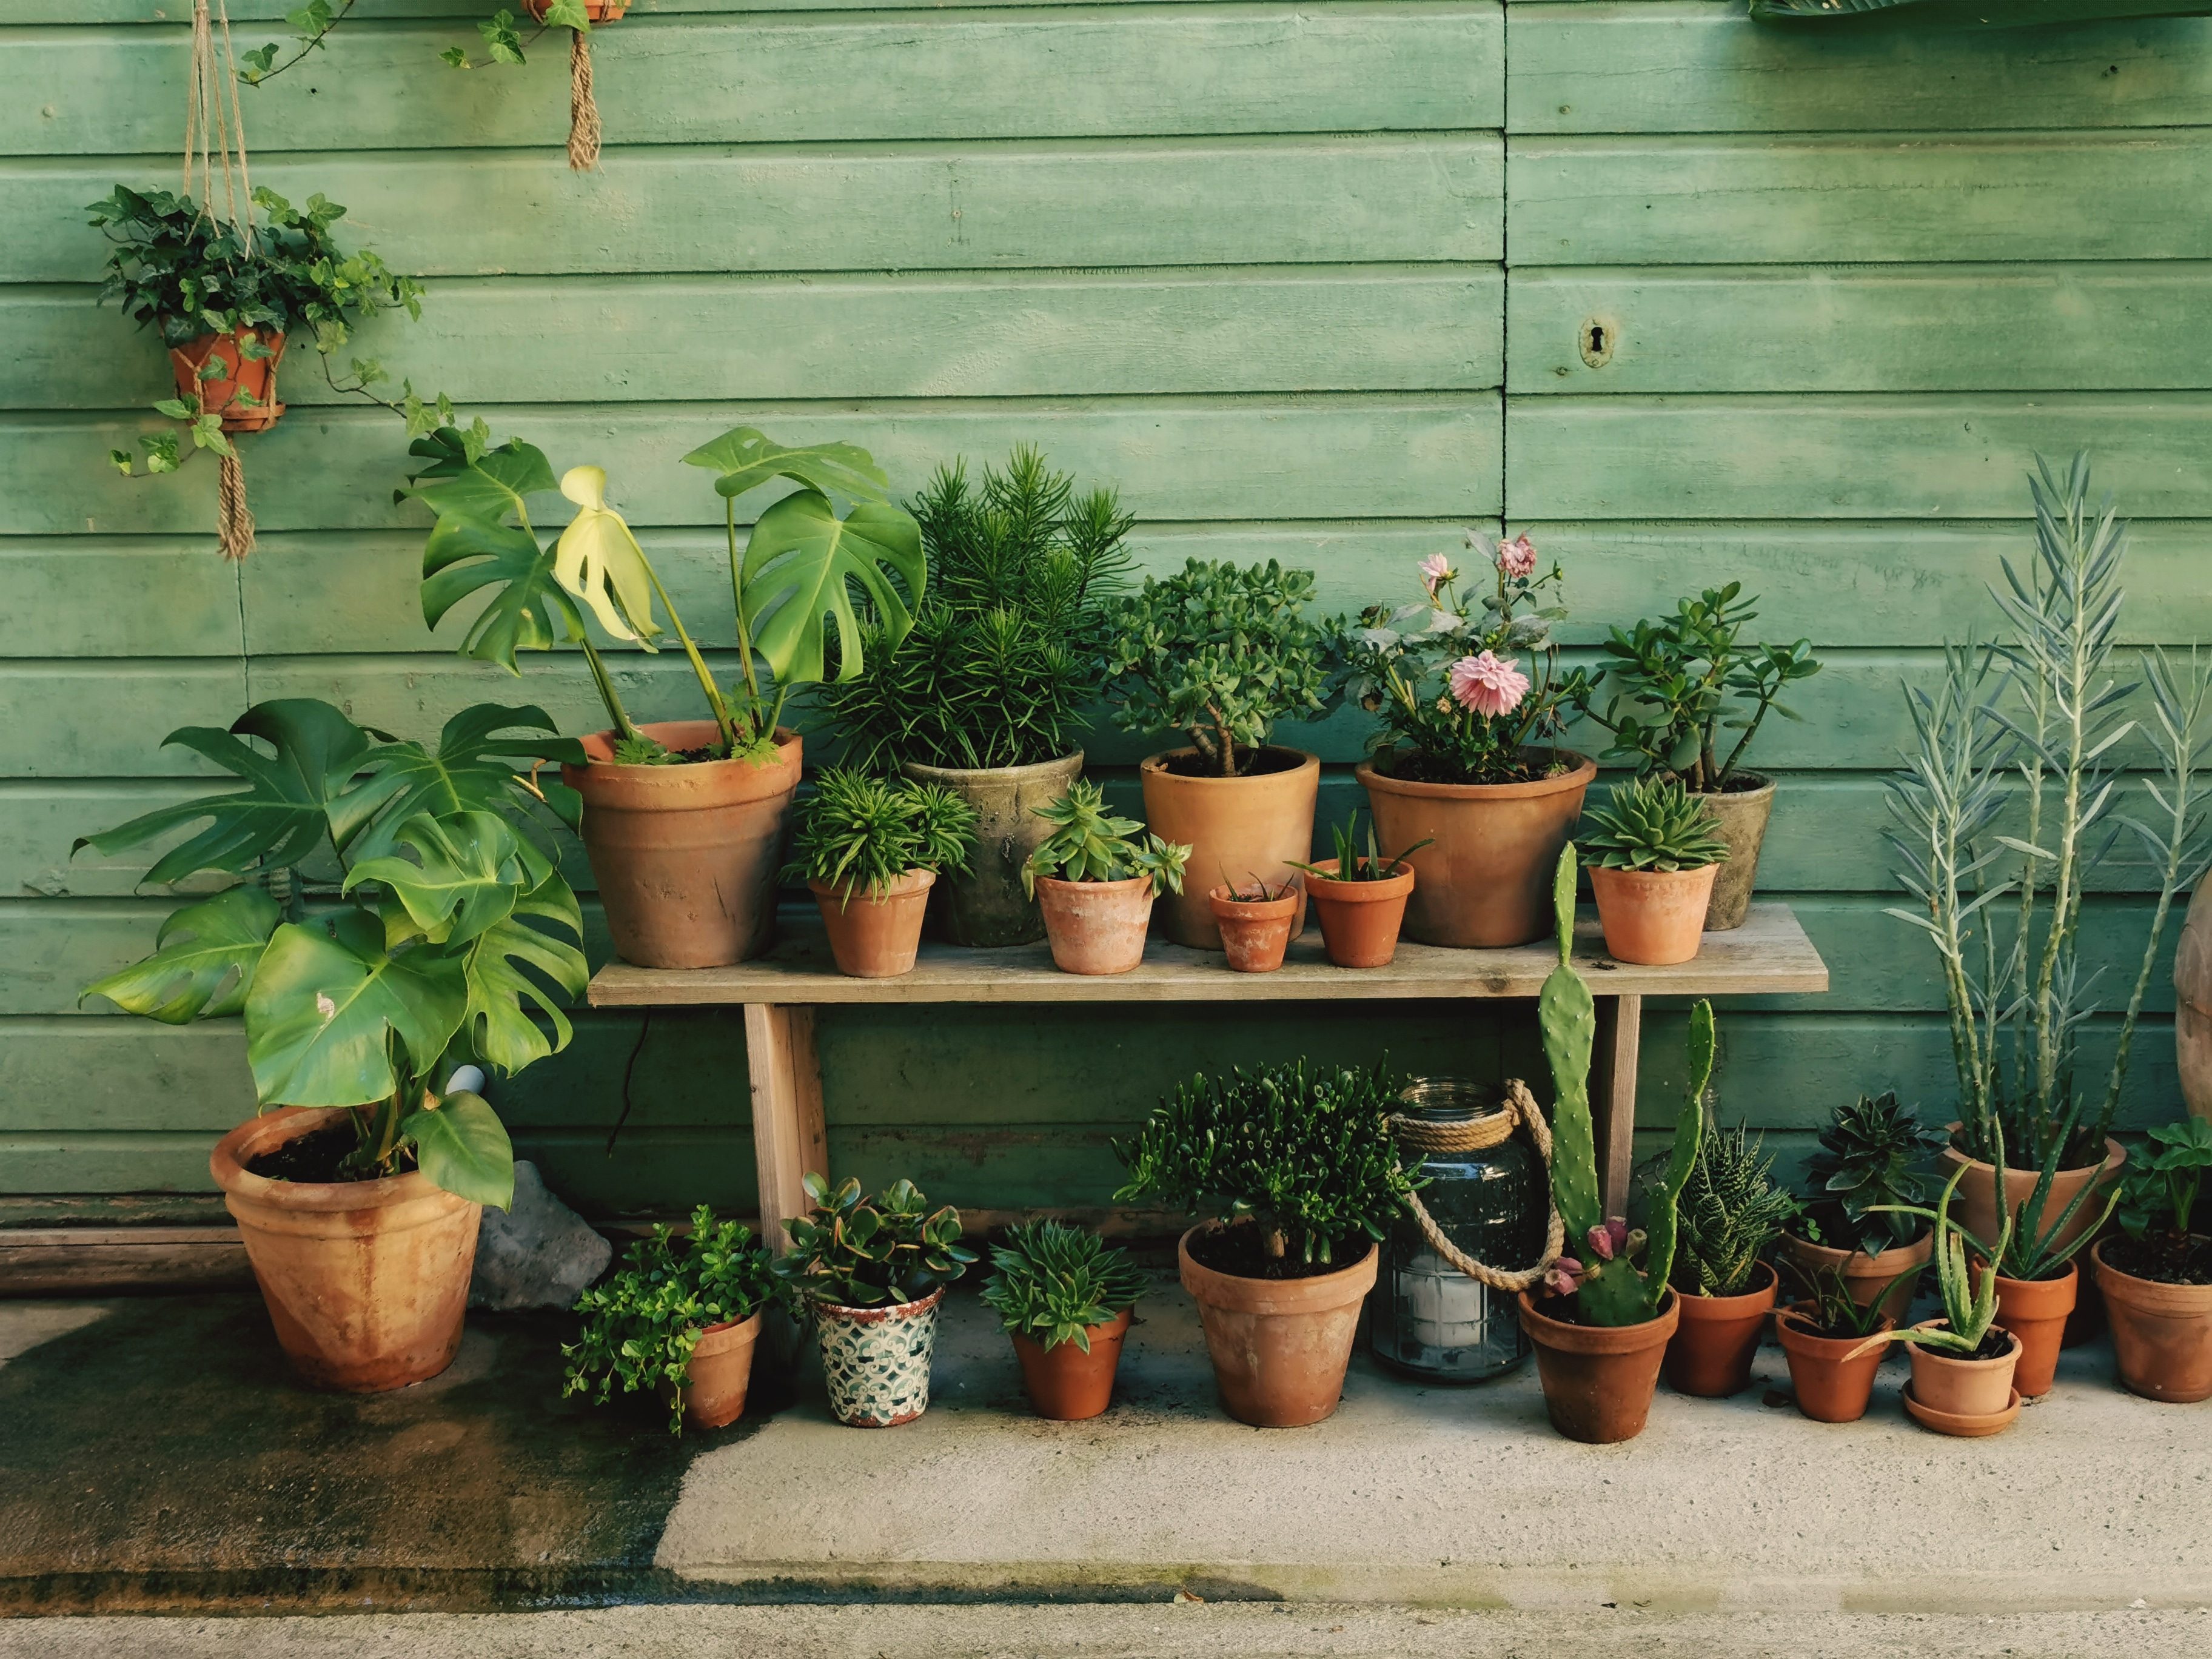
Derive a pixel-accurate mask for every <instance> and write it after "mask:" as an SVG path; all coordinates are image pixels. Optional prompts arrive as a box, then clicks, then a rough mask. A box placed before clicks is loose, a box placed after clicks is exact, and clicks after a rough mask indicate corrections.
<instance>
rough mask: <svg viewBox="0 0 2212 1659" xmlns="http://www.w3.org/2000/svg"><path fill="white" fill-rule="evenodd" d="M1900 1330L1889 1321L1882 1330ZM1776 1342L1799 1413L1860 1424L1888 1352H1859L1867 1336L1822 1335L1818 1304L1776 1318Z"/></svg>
mask: <svg viewBox="0 0 2212 1659" xmlns="http://www.w3.org/2000/svg"><path fill="white" fill-rule="evenodd" d="M1896 1324H1897V1322H1896V1321H1895V1320H1893V1319H1890V1318H1887V1317H1885V1318H1884V1319H1883V1320H1882V1321H1881V1324H1880V1326H1879V1327H1877V1329H1880V1330H1884V1331H1887V1330H1891V1329H1893V1328H1895V1327H1896ZM1774 1337H1775V1340H1777V1341H1778V1342H1779V1343H1781V1345H1782V1352H1783V1357H1784V1358H1785V1359H1786V1360H1788V1362H1789V1364H1790V1388H1791V1389H1792V1390H1794V1391H1795V1393H1796V1396H1797V1409H1798V1410H1799V1411H1801V1412H1802V1413H1804V1414H1805V1415H1806V1416H1808V1417H1809V1418H1811V1419H1813V1420H1814V1422H1816V1423H1856V1422H1857V1421H1858V1420H1859V1419H1861V1418H1862V1417H1864V1416H1865V1415H1866V1408H1867V1402H1868V1401H1869V1400H1871V1399H1872V1398H1873V1397H1874V1379H1875V1372H1876V1371H1878V1370H1881V1361H1882V1356H1883V1354H1884V1353H1885V1352H1887V1349H1886V1348H1871V1349H1869V1350H1868V1351H1867V1352H1863V1353H1861V1352H1858V1350H1859V1348H1860V1347H1861V1346H1863V1344H1864V1343H1865V1341H1866V1338H1865V1337H1864V1336H1863V1335H1860V1334H1857V1332H1854V1331H1850V1330H1828V1329H1823V1328H1821V1327H1820V1324H1819V1322H1818V1316H1817V1313H1816V1312H1815V1310H1814V1306H1813V1304H1811V1303H1806V1302H1801V1303H1798V1304H1796V1305H1794V1306H1792V1307H1789V1308H1785V1309H1784V1310H1783V1311H1782V1312H1781V1313H1779V1314H1778V1315H1776V1316H1775V1320H1774Z"/></svg>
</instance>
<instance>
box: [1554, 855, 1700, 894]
mask: <svg viewBox="0 0 2212 1659" xmlns="http://www.w3.org/2000/svg"><path fill="white" fill-rule="evenodd" d="M1725 862H1727V860H1723V859H1715V860H1713V861H1712V862H1711V863H1710V864H1692V865H1690V866H1687V867H1686V868H1684V869H1680V870H1616V869H1614V868H1613V867H1612V866H1610V865H1604V864H1586V865H1584V866H1583V869H1585V870H1587V871H1588V872H1589V878H1590V887H1591V890H1593V891H1595V890H1596V887H1597V884H1598V878H1600V877H1603V878H1605V879H1607V881H1624V882H1627V883H1629V884H1631V885H1639V884H1644V883H1646V882H1650V883H1654V884H1659V885H1668V884H1674V883H1676V882H1681V883H1688V882H1693V881H1697V880H1699V878H1702V877H1703V876H1704V875H1705V872H1707V871H1708V870H1717V869H1719V868H1720V867H1721V866H1722V865H1723V864H1724V863H1725Z"/></svg>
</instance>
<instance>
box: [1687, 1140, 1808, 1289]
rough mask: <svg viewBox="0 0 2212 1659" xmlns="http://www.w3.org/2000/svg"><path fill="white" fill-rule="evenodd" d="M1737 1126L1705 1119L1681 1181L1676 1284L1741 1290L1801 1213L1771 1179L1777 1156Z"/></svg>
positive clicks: (1748, 1283) (1787, 1194) (1689, 1286)
mask: <svg viewBox="0 0 2212 1659" xmlns="http://www.w3.org/2000/svg"><path fill="white" fill-rule="evenodd" d="M1763 1153H1764V1147H1763V1146H1762V1144H1761V1143H1760V1142H1759V1141H1758V1140H1754V1139H1752V1138H1751V1137H1750V1136H1749V1135H1748V1134H1747V1133H1745V1132H1744V1130H1743V1128H1742V1127H1741V1126H1739V1127H1735V1128H1734V1129H1723V1128H1722V1127H1720V1125H1719V1124H1717V1123H1715V1122H1713V1121H1711V1120H1708V1121H1706V1124H1705V1139H1703V1140H1702V1141H1701V1142H1700V1143H1699V1147H1698V1161H1697V1164H1696V1165H1695V1166H1694V1167H1693V1168H1692V1170H1691V1171H1690V1184H1689V1185H1688V1186H1686V1187H1685V1188H1683V1189H1682V1198H1681V1206H1680V1207H1681V1248H1680V1250H1679V1251H1678V1252H1677V1253H1676V1255H1675V1257H1674V1285H1675V1288H1676V1289H1677V1290H1684V1291H1691V1292H1692V1293H1693V1294H1695V1295H1698V1296H1740V1295H1741V1294H1742V1293H1743V1292H1744V1291H1747V1290H1748V1289H1749V1288H1750V1286H1751V1279H1752V1275H1753V1273H1754V1272H1755V1271H1756V1270H1757V1268H1758V1267H1759V1258H1760V1257H1761V1256H1762V1255H1765V1251H1766V1248H1767V1246H1769V1245H1770V1244H1771V1243H1774V1241H1775V1240H1776V1239H1778V1238H1779V1237H1781V1236H1782V1230H1783V1229H1784V1228H1785V1227H1787V1226H1788V1225H1790V1222H1791V1221H1792V1220H1794V1219H1795V1218H1796V1214H1797V1200H1796V1199H1794V1198H1792V1197H1791V1196H1790V1194H1789V1193H1788V1192H1786V1191H1785V1190H1784V1189H1783V1188H1779V1187H1778V1186H1776V1185H1775V1184H1774V1160H1773V1159H1772V1158H1770V1157H1766V1156H1764V1155H1763Z"/></svg>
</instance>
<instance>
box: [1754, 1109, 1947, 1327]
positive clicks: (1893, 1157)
mask: <svg viewBox="0 0 2212 1659" xmlns="http://www.w3.org/2000/svg"><path fill="white" fill-rule="evenodd" d="M1945 1141H1946V1137H1945V1136H1943V1135H1942V1134H1941V1133H1938V1132H1937V1131H1936V1130H1933V1129H1929V1128H1924V1127H1922V1125H1921V1122H1920V1119H1919V1117H1918V1115H1917V1114H1916V1113H1915V1112H1914V1111H1913V1110H1912V1109H1911V1107H1909V1106H1905V1105H1904V1104H1902V1103H1899V1100H1898V1098H1897V1091H1895V1090H1893V1089H1892V1090H1887V1091H1884V1092H1882V1093H1881V1094H1879V1095H1861V1096H1859V1097H1857V1099H1856V1100H1853V1101H1850V1102H1848V1103H1844V1104H1841V1105H1838V1106H1837V1107H1836V1108H1834V1109H1832V1111H1831V1112H1830V1113H1829V1115H1828V1121H1827V1122H1826V1124H1825V1125H1823V1126H1822V1127H1821V1130H1820V1150H1819V1151H1817V1152H1814V1154H1813V1156H1812V1157H1811V1158H1809V1159H1808V1160H1807V1162H1806V1165H1805V1178H1806V1190H1805V1196H1804V1199H1803V1201H1802V1204H1801V1205H1800V1206H1799V1211H1798V1221H1797V1225H1796V1227H1795V1228H1794V1229H1793V1230H1792V1231H1790V1233H1789V1234H1787V1235H1786V1236H1785V1237H1784V1239H1783V1245H1782V1249H1783V1255H1784V1257H1785V1258H1786V1259H1787V1260H1789V1261H1794V1262H1795V1263H1796V1266H1797V1268H1798V1277H1799V1278H1800V1279H1808V1278H1809V1277H1811V1276H1815V1275H1818V1274H1821V1273H1833V1274H1835V1275H1837V1276H1838V1277H1839V1278H1840V1279H1842V1280H1844V1282H1845V1283H1847V1284H1848V1285H1850V1289H1851V1294H1852V1295H1853V1296H1855V1297H1857V1298H1858V1300H1859V1301H1860V1302H1862V1303H1864V1304H1868V1305H1870V1306H1871V1305H1875V1304H1879V1305H1880V1307H1881V1310H1882V1311H1883V1312H1884V1313H1886V1314H1887V1315H1888V1316H1890V1317H1891V1318H1892V1319H1901V1318H1903V1317H1904V1316H1905V1310H1906V1308H1907V1307H1909V1306H1910V1305H1911V1301H1912V1292H1913V1288H1914V1286H1915V1285H1916V1284H1917V1281H1918V1279H1919V1276H1920V1270H1921V1269H1922V1268H1923V1267H1926V1266H1927V1265H1928V1258H1929V1255H1930V1253H1931V1252H1932V1251H1933V1250H1934V1249H1935V1237H1936V1236H1935V1233H1934V1231H1933V1230H1932V1229H1931V1228H1929V1227H1928V1226H1925V1225H1922V1224H1921V1223H1920V1222H1919V1221H1917V1220H1916V1219H1915V1218H1914V1217H1913V1213H1912V1211H1913V1206H1918V1205H1924V1204H1925V1203H1926V1202H1927V1201H1928V1198H1929V1188H1928V1180H1927V1173H1926V1171H1927V1168H1928V1164H1929V1160H1930V1159H1932V1158H1934V1157H1935V1155H1936V1152H1939V1151H1941V1150H1942V1147H1943V1146H1944V1145H1945Z"/></svg>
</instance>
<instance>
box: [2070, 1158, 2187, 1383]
mask: <svg viewBox="0 0 2212 1659" xmlns="http://www.w3.org/2000/svg"><path fill="white" fill-rule="evenodd" d="M2208 1170H2212V1126H2208V1125H2207V1124H2206V1123H2205V1122H2204V1121H2203V1119H2202V1118H2197V1117H2185V1118H2182V1119H2180V1120H2179V1121H2176V1122H2173V1123H2162V1124H2160V1125H2158V1126H2157V1127H2154V1128H2153V1129H2152V1130H2151V1132H2150V1140H2149V1144H2148V1145H2146V1146H2137V1147H2136V1148H2135V1149H2134V1151H2133V1152H2131V1153H2130V1156H2129V1170H2128V1176H2127V1182H2126V1185H2125V1188H2124V1192H2123V1196H2122V1199H2121V1202H2120V1210H2119V1215H2120V1231H2121V1234H2122V1235H2123V1236H2122V1237H2115V1238H2106V1239H2102V1240H2100V1241H2099V1243H2097V1245H2096V1247H2095V1249H2093V1252H2092V1255H2091V1259H2092V1260H2093V1261H2095V1263H2096V1265H2097V1283H2098V1285H2099V1287H2100V1289H2101V1290H2102V1291H2104V1293H2105V1309H2106V1313H2107V1314H2109V1315H2110V1316H2111V1318H2112V1357H2113V1358H2114V1359H2115V1360H2116V1361H2117V1362H2118V1365H2119V1372H2120V1381H2121V1382H2122V1383H2124V1384H2126V1385H2127V1387H2128V1388H2129V1389H2130V1390H2132V1391H2133V1392H2135V1393H2136V1394H2139V1395H2143V1396H2144V1397H2145V1398H2146V1399H2150V1400H2172V1401H2190V1400H2205V1399H2212V1238H2208V1237H2205V1235H2204V1234H2203V1233H2202V1232H2199V1231H2197V1229H2196V1224H2197V1220H2198V1216H2197V1198H2198V1196H2199V1194H2200V1193H2201V1191H2202V1189H2203V1183H2204V1177H2205V1174H2206V1172H2207V1171H2208Z"/></svg>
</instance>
